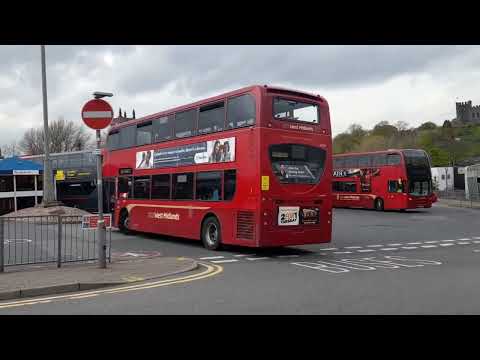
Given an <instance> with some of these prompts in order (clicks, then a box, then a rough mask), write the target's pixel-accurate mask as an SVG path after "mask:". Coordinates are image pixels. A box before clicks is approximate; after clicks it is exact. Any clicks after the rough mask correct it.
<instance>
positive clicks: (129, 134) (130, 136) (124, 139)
mask: <svg viewBox="0 0 480 360" xmlns="http://www.w3.org/2000/svg"><path fill="white" fill-rule="evenodd" d="M136 130H137V126H136V125H130V126H126V127H123V128H121V129H120V131H119V132H120V144H119V145H120V146H119V147H120V148H122V149H124V148H129V147H133V146H135V140H136Z"/></svg>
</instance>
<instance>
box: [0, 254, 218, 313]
mask: <svg viewBox="0 0 480 360" xmlns="http://www.w3.org/2000/svg"><path fill="white" fill-rule="evenodd" d="M200 265H201V266H203V267H205V268H206V270H205V271H202V272H201V273H198V274H193V275H188V276H182V277H178V278H173V279H166V280H159V281H153V282H149V283H145V284H138V285H128V286H122V287H116V288H112V289H104V290H95V291H89V292H84V293H80V294H79V293H75V294H68V295H58V296H50V297H45V298H39V299H28V300H18V301H12V302H6V303H0V309H3V308H10V307H17V306H25V305H35V304H41V303H46V302H51V301H52V300H61V299H81V298H87V297H93V296H97V295H100V294H116V293H121V292H126V291H133V290H143V289H152V288H155V287H161V286H167V285H174V284H181V283H185V282H190V281H195V280H201V279H206V278H208V277H212V276H215V275H217V274H219V273H221V272H222V271H223V267H221V266H219V265H213V264H205V263H200Z"/></svg>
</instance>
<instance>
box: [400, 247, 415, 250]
mask: <svg viewBox="0 0 480 360" xmlns="http://www.w3.org/2000/svg"><path fill="white" fill-rule="evenodd" d="M402 249H407V250H412V249H418V247H416V246H402Z"/></svg>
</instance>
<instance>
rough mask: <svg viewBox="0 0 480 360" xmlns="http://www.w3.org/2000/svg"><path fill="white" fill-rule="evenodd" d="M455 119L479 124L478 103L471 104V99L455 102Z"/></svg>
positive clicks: (479, 111)
mask: <svg viewBox="0 0 480 360" xmlns="http://www.w3.org/2000/svg"><path fill="white" fill-rule="evenodd" d="M455 106H456V110H457V121H461V122H463V123H466V124H480V105H476V106H473V105H472V101H471V100H469V101H466V102H457V103H455Z"/></svg>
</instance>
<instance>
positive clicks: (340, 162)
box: [333, 158, 345, 169]
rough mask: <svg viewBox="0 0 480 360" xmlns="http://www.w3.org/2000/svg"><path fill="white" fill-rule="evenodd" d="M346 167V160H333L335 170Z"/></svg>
mask: <svg viewBox="0 0 480 360" xmlns="http://www.w3.org/2000/svg"><path fill="white" fill-rule="evenodd" d="M344 166H345V159H344V158H337V159H333V168H334V169H339V168H343V167H344Z"/></svg>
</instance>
